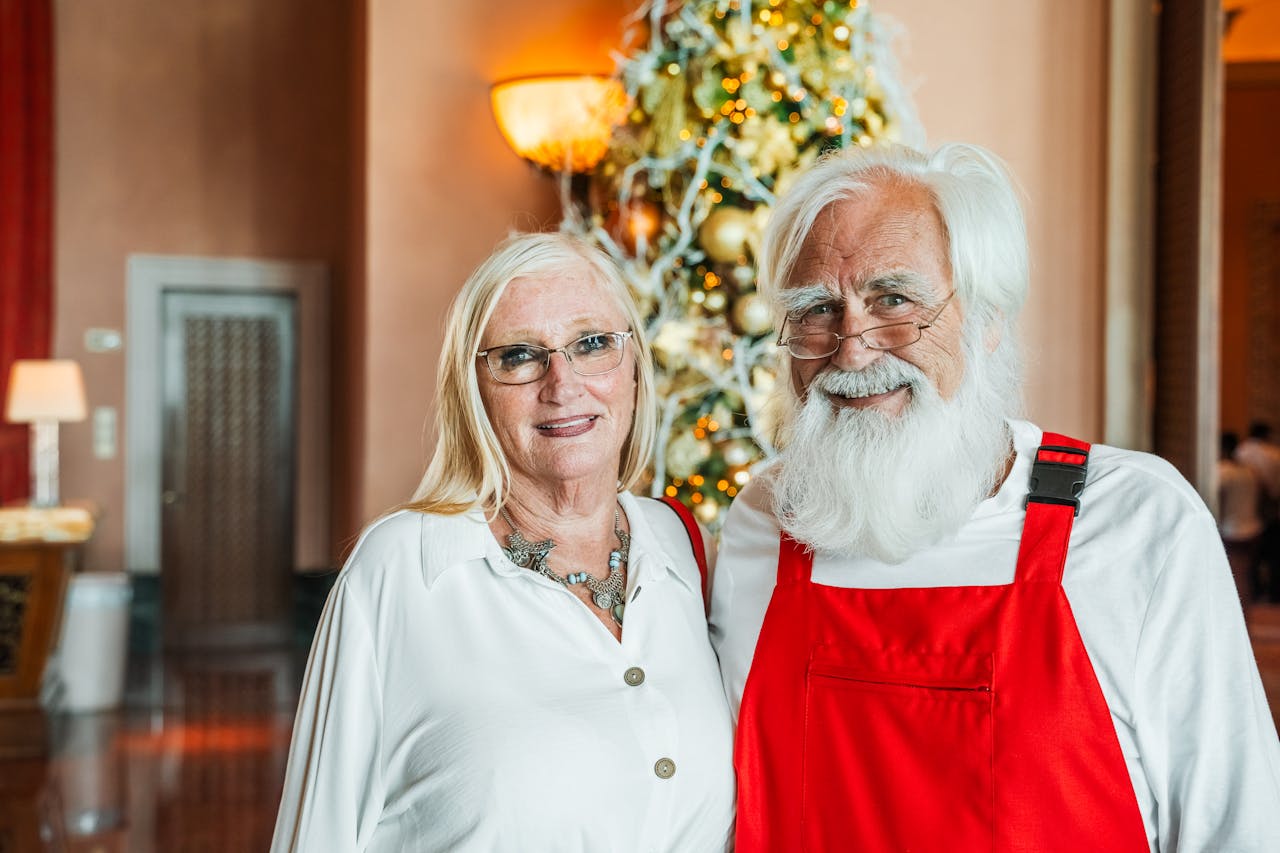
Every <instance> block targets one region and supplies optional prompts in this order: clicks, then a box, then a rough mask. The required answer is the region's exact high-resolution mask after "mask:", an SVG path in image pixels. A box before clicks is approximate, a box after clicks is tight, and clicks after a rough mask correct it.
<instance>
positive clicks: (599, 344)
mask: <svg viewBox="0 0 1280 853" xmlns="http://www.w3.org/2000/svg"><path fill="white" fill-rule="evenodd" d="M630 337H631V332H629V331H628V332H595V333H592V334H590V335H583V336H582V337H580V338H578V339H577V340H576V341H572V342H570V343H567V344H565V345H564V346H562V347H556V348H555V349H549V348H548V347H540V346H538V345H537V344H507V345H506V346H501V347H489V348H488V349H486V350H481V351H480V352H478V353H476V358H483V359H484V363H485V364H487V365H488V366H489V373H490V374H492V375H493V378H494V379H495V380H497V381H498V382H501V383H502V384H503V385H525V384H527V383H529V382H537V381H538V380H539V379H541V378H542V377H544V376H546V375H547V369H548V368H549V367H550V366H551V354H552V353H553V352H558V353H560V354H561V355H563V356H564V358H565V361H567V362H569V366H570V367H572V368H573V372H574V373H577V374H578V375H579V376H599V375H600V374H601V373H608V372H609V371H610V370H616V369H617V368H618V365H620V364H622V357H623V355H625V354H626V351H627V340H628V339H629V338H630Z"/></svg>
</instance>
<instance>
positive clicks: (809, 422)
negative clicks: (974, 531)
mask: <svg viewBox="0 0 1280 853" xmlns="http://www.w3.org/2000/svg"><path fill="white" fill-rule="evenodd" d="M965 349H966V350H967V352H966V355H967V359H966V369H965V375H964V379H963V381H962V382H961V385H960V387H959V389H957V391H956V393H955V395H954V396H953V397H952V399H951V400H949V401H946V400H943V399H942V398H941V396H940V395H939V394H938V391H937V389H935V388H934V386H933V384H932V383H931V382H930V381H929V380H928V378H926V377H925V375H924V373H923V372H921V371H920V369H919V368H917V367H915V366H914V365H911V364H909V363H907V362H905V361H903V360H901V359H899V358H897V357H895V356H894V355H893V354H892V353H885V354H884V355H883V356H881V357H880V358H878V359H876V361H875V362H873V363H872V364H871V366H869V367H868V368H866V369H865V370H862V371H859V372H856V373H854V372H848V371H841V370H836V369H834V368H833V369H828V370H827V371H825V372H824V373H821V374H819V375H818V376H817V377H815V378H814V380H813V381H812V382H811V383H810V385H809V394H808V398H807V400H806V401H805V402H804V404H803V406H802V407H801V409H800V411H799V412H798V413H796V414H795V415H794V416H793V420H792V421H791V423H790V424H788V428H787V431H786V433H785V438H786V447H785V449H784V450H783V453H782V459H781V462H780V464H779V466H778V473H777V477H776V480H775V482H774V490H773V504H774V511H775V513H776V514H777V517H778V519H779V521H780V523H781V525H782V528H783V529H784V530H786V531H787V533H789V534H790V535H791V536H792V538H794V539H795V540H797V541H798V542H801V543H803V544H805V545H808V546H810V547H812V548H813V549H815V550H817V551H822V552H828V553H833V554H838V555H842V556H848V557H871V558H873V559H876V560H879V561H881V562H885V563H900V562H902V561H903V560H905V559H906V558H907V557H908V556H910V555H911V554H913V553H915V552H917V551H919V550H921V549H923V548H926V547H928V546H930V545H933V544H934V543H936V542H938V541H940V540H941V539H943V538H944V537H946V536H949V535H952V534H954V533H955V532H956V531H958V530H959V529H960V527H961V525H963V524H964V522H965V521H967V520H968V519H969V517H970V516H971V515H972V514H973V511H974V509H975V508H976V507H977V506H978V504H979V503H980V502H981V501H982V500H983V499H984V498H986V497H987V496H988V495H989V494H990V493H991V492H992V490H993V489H994V487H995V486H996V485H997V483H998V482H999V479H1000V477H1001V476H1002V475H1003V474H1004V471H1005V466H1006V464H1007V461H1008V458H1009V454H1010V453H1011V450H1012V449H1011V446H1010V437H1009V432H1008V428H1007V426H1006V424H1005V419H1006V417H1007V416H1013V415H1015V414H1016V413H1017V410H1018V399H1019V395H1018V365H1017V356H1016V354H1014V353H1012V352H1011V351H1010V348H1009V347H1001V348H999V349H998V350H997V352H996V353H995V354H988V353H986V352H985V351H984V350H982V349H981V348H980V347H966V348H965ZM1001 350H1005V351H1004V352H1002V351H1001ZM904 383H905V384H907V385H908V386H909V387H910V389H911V399H910V401H909V402H908V404H907V407H906V408H905V409H904V410H903V411H902V412H901V413H900V414H899V415H897V416H886V415H884V414H883V413H881V412H879V411H877V410H875V409H854V408H839V409H834V408H833V407H832V406H831V404H830V402H828V400H827V397H826V394H824V393H822V392H824V391H825V392H831V393H836V394H844V395H846V396H864V395H869V394H874V393H877V392H880V391H884V390H889V389H892V388H896V387H898V386H900V385H902V384H904Z"/></svg>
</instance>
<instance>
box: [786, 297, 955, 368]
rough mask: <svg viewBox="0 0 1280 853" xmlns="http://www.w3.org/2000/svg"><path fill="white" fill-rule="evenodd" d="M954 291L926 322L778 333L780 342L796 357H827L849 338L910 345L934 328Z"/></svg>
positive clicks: (869, 344)
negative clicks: (852, 330)
mask: <svg viewBox="0 0 1280 853" xmlns="http://www.w3.org/2000/svg"><path fill="white" fill-rule="evenodd" d="M955 295H956V294H955V291H954V290H953V291H951V295H950V296H948V297H947V298H946V299H944V300H942V305H941V306H939V308H938V311H937V313H935V314H934V315H933V317H932V318H931V319H930V320H929V322H927V323H918V322H915V321H907V322H904V323H888V324H886V325H884V326H872V327H871V328H870V329H863V330H862V331H861V332H857V333H856V334H852V335H841V334H837V333H836V332H806V333H804V334H800V335H792V336H791V337H789V338H784V337H781V336H780V337H779V338H778V344H777V345H778V346H780V347H786V348H787V352H789V353H791V356H792V357H793V358H826V357H827V356H829V355H831V354H832V353H834V352H835V351H836V350H838V349H840V344H841V343H843V342H844V341H846V340H848V339H850V338H857V339H858V340H860V341H862V345H863V346H864V347H866V348H867V349H879V350H890V349H901V348H902V347H909V346H911V345H912V344H914V343H915V342H916V341H918V340H920V338H921V336H922V335H923V334H924V330H925V329H930V328H933V324H934V323H936V322H938V318H939V317H941V316H942V312H943V311H945V310H947V305H948V304H950V302H951V299H952V297H954V296H955Z"/></svg>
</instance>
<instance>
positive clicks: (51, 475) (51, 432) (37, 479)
mask: <svg viewBox="0 0 1280 853" xmlns="http://www.w3.org/2000/svg"><path fill="white" fill-rule="evenodd" d="M57 505H58V422H57V421H33V422H32V423H31V506H33V507H39V508H47V507H55V506H57Z"/></svg>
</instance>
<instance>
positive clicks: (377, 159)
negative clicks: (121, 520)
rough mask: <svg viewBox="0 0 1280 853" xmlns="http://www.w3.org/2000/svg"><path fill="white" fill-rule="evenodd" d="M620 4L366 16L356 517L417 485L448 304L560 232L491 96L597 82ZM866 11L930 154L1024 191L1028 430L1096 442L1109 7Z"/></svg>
mask: <svg viewBox="0 0 1280 853" xmlns="http://www.w3.org/2000/svg"><path fill="white" fill-rule="evenodd" d="M634 5H635V4H634V3H631V2H618V0H615V2H605V1H604V0H548V2H543V3H539V4H538V5H537V15H536V16H533V15H531V14H530V11H529V10H530V8H531V7H530V6H529V4H527V3H519V2H513V0H498V1H497V2H490V3H485V4H474V5H472V4H426V3H416V2H411V0H382V1H381V2H379V0H371V2H370V3H369V80H368V103H369V116H368V140H367V142H368V152H369V158H368V181H369V185H368V227H367V239H368V262H367V279H368V302H367V310H368V317H367V329H368V334H369V341H368V350H367V354H368V362H367V366H366V382H367V395H366V397H365V399H364V412H365V420H366V428H367V434H366V443H365V453H364V456H363V459H362V461H361V463H360V466H361V471H362V482H363V484H364V490H363V493H362V506H363V514H364V516H365V517H366V518H368V517H371V516H373V515H375V514H377V513H378V512H380V511H381V510H382V509H384V508H386V507H387V506H389V505H391V504H393V503H395V502H397V501H399V500H402V499H404V498H405V496H407V495H408V494H409V492H410V491H411V490H412V488H413V485H414V484H415V483H416V481H417V478H418V476H419V474H420V472H421V470H422V466H423V464H424V462H425V459H426V454H427V449H428V447H429V445H430V441H431V436H432V433H431V430H430V429H429V428H427V429H424V426H423V425H424V422H425V421H426V419H427V418H428V417H429V414H430V405H429V400H430V396H431V393H432V389H433V387H434V369H435V361H436V356H437V354H438V352H439V348H440V332H441V329H440V327H441V322H442V319H441V318H442V315H443V313H444V311H445V309H446V306H447V305H448V302H449V299H450V298H451V296H452V294H453V292H454V291H455V290H456V288H457V286H458V285H459V284H460V283H461V281H462V279H463V278H464V277H465V275H466V274H467V272H468V271H469V270H470V269H471V268H472V267H473V266H474V265H475V264H476V263H477V262H478V261H479V260H480V259H481V258H483V256H484V255H485V254H486V252H487V251H488V250H489V249H490V248H491V247H492V245H493V243H494V242H495V241H496V240H497V239H498V238H499V237H501V236H502V235H503V234H504V233H505V232H506V231H507V229H508V228H509V227H511V226H512V225H520V226H523V227H534V226H537V225H538V224H540V223H543V222H546V221H548V220H549V219H554V218H555V216H556V211H557V208H556V203H555V200H554V194H553V187H552V186H551V184H550V182H549V181H547V180H546V179H544V178H541V177H539V176H537V175H536V174H534V173H533V172H532V171H531V170H530V169H529V168H528V167H526V166H525V165H524V164H523V163H521V162H519V161H518V160H516V158H515V157H514V155H512V154H510V152H509V151H508V150H507V149H506V147H505V145H504V144H503V142H502V140H501V138H500V137H499V135H498V132H497V130H496V128H495V127H494V124H493V120H492V118H491V116H490V114H489V107H488V99H487V86H488V84H489V83H490V82H491V81H493V80H496V79H500V78H501V77H504V76H508V75H513V74H517V73H521V72H533V71H540V70H551V69H565V68H568V67H605V66H607V59H606V56H607V54H608V52H609V50H611V49H612V47H613V45H614V44H615V43H616V41H617V39H618V37H619V34H620V32H621V28H620V25H619V23H618V22H619V20H620V19H621V17H622V16H623V15H625V14H627V13H628V12H629V11H630V10H631V9H633V8H634ZM875 8H876V9H877V10H880V11H882V12H885V13H888V14H891V15H892V16H893V17H895V18H896V19H897V20H898V21H899V22H900V23H901V24H902V25H903V26H904V27H905V28H906V31H907V42H906V48H907V49H906V50H904V51H903V52H902V53H901V59H902V66H903V71H904V76H905V78H906V79H907V80H908V81H912V82H914V83H915V84H916V86H915V89H916V100H917V104H918V106H919V109H920V113H921V118H922V120H923V122H924V125H925V128H926V131H927V133H928V136H929V139H930V141H931V143H937V142H942V141H947V140H964V141H971V142H978V143H981V144H984V145H987V146H989V147H991V148H993V149H994V150H995V151H996V152H998V153H999V154H1001V155H1002V156H1003V157H1005V158H1006V159H1007V160H1008V161H1009V162H1010V164H1011V165H1012V167H1013V169H1014V171H1015V172H1016V173H1017V175H1018V177H1019V179H1020V181H1021V183H1022V185H1023V186H1024V187H1025V189H1026V192H1027V197H1028V204H1027V207H1028V213H1029V227H1030V238H1031V245H1032V253H1033V273H1034V284H1033V292H1032V295H1031V298H1030V301H1029V304H1028V306H1027V310H1026V313H1025V315H1024V338H1025V340H1026V342H1027V346H1026V350H1027V353H1028V362H1029V378H1030V382H1029V388H1028V394H1027V398H1028V404H1029V410H1030V414H1031V415H1032V416H1033V417H1034V418H1035V419H1037V420H1039V421H1041V422H1042V423H1044V424H1045V425H1051V426H1053V427H1055V428H1057V429H1060V430H1064V431H1068V432H1073V433H1076V434H1079V435H1081V436H1083V437H1086V438H1094V439H1096V438H1099V437H1100V433H1101V431H1102V410H1101V406H1102V333H1103V326H1102V269H1103V251H1102V239H1103V235H1102V223H1103V203H1104V199H1103V195H1102V187H1103V164H1104V139H1105V137H1104V131H1105V128H1104V125H1103V122H1104V118H1105V115H1106V90H1105V79H1106V74H1105V68H1104V64H1105V60H1106V54H1107V51H1106V28H1105V18H1106V9H1107V4H1106V0H1080V2H1075V3H1061V2H1058V0H973V2H968V3H939V2H936V0H879V2H878V3H876V4H875ZM558 57H569V58H566V59H559V58H558ZM575 58H576V61H575Z"/></svg>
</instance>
